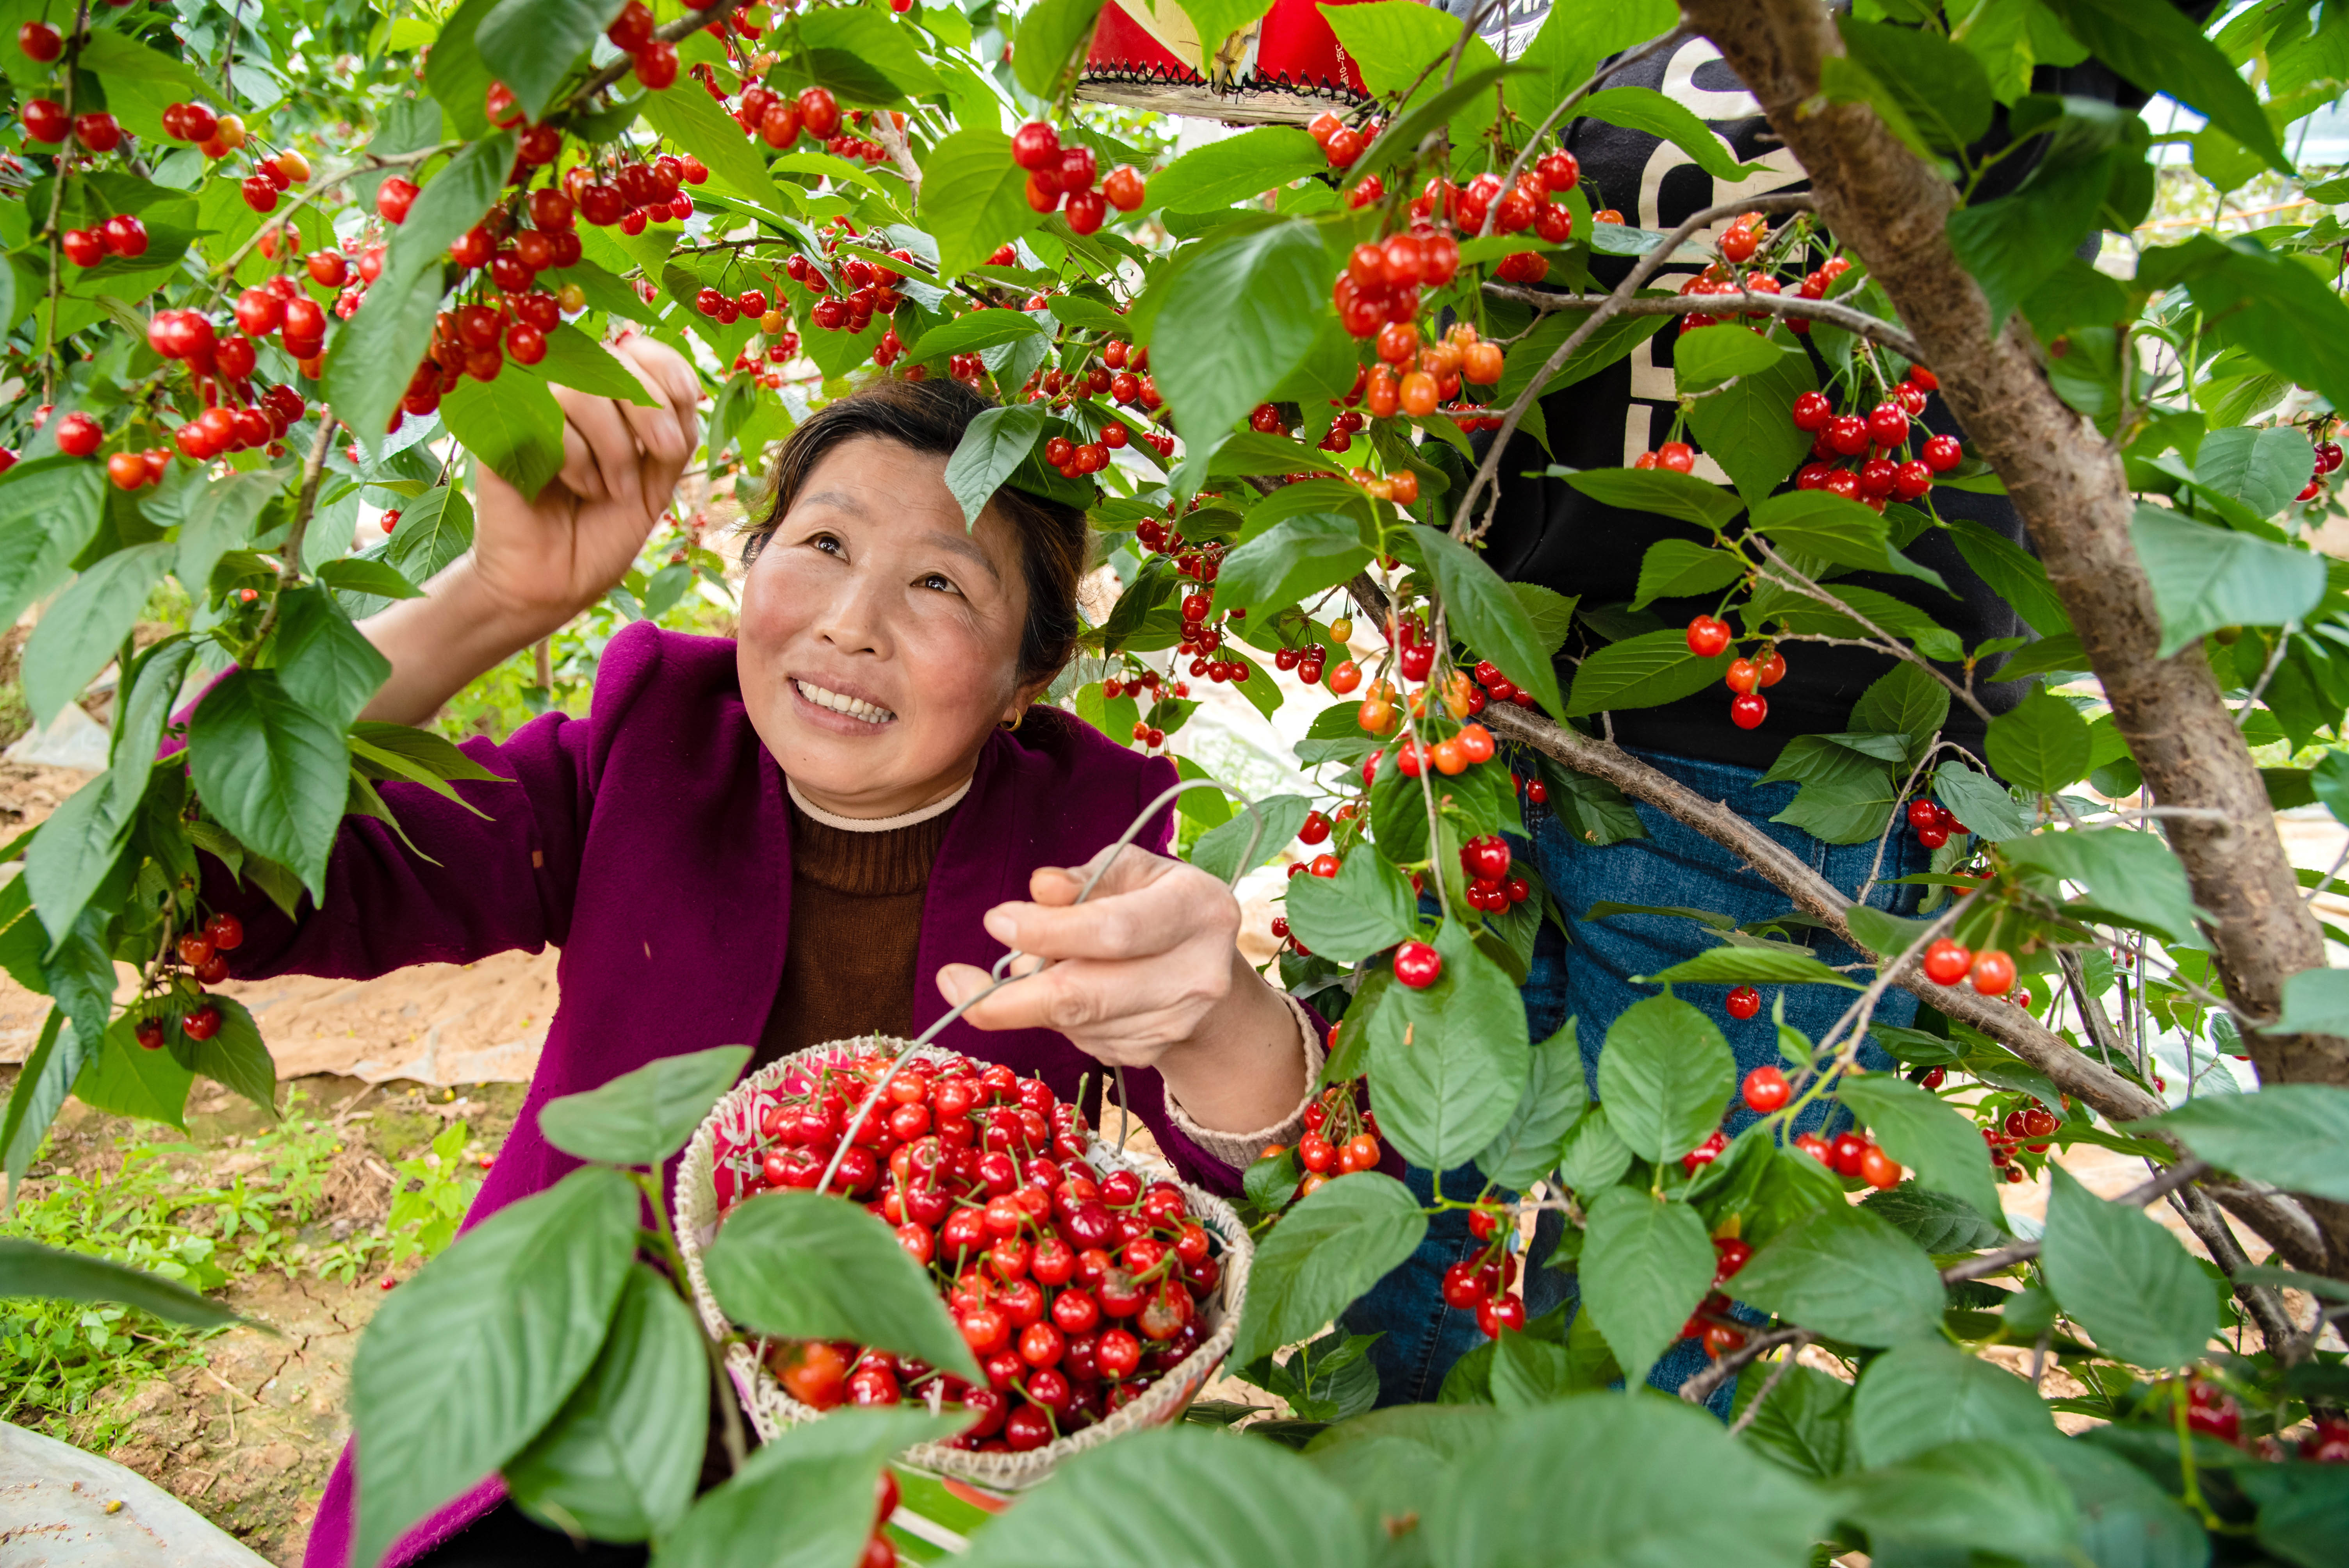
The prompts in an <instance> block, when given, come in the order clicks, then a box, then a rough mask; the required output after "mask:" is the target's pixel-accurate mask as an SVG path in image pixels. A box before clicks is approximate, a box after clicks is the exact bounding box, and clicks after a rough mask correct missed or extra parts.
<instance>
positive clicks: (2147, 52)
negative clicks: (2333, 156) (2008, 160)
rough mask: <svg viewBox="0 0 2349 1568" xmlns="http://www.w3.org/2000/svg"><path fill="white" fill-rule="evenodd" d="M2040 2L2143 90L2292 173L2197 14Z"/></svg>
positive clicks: (2255, 103)
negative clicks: (2158, 95)
mask: <svg viewBox="0 0 2349 1568" xmlns="http://www.w3.org/2000/svg"><path fill="white" fill-rule="evenodd" d="M2041 4H2043V5H2045V6H2046V7H2047V9H2048V10H2050V11H2053V12H2054V13H2055V15H2056V16H2057V17H2059V18H2060V19H2061V20H2062V21H2063V24H2064V29H2065V30H2066V31H2068V32H2069V33H2070V34H2071V35H2072V36H2074V37H2075V38H2077V39H2078V40H2079V41H2080V42H2081V43H2083V44H2085V45H2086V46H2087V48H2088V51H2089V52H2090V53H2091V54H2093V55H2095V57H2096V58H2097V59H2098V60H2099V61H2101V62H2103V63H2104V64H2105V65H2106V66H2109V67H2112V69H2113V70H2114V72H2115V73H2116V74H2117V75H2119V76H2121V77H2125V78H2127V80H2129V81H2131V82H2134V83H2136V84H2137V86H2138V87H2140V88H2144V89H2145V90H2146V91H2147V92H2148V93H2167V94H2168V95H2169V96H2170V97H2171V98H2176V99H2177V100H2178V102H2179V103H2182V104H2184V105H2185V106H2186V107H2187V108H2190V109H2192V110H2194V112H2195V113H2197V114H2199V115H2201V116H2202V117H2203V118H2205V119H2208V120H2209V121H2210V123H2211V124H2213V125H2215V126H2217V127H2218V128H2219V129H2221V130H2223V131H2225V132H2226V133H2227V134H2228V135H2230V136H2231V137H2233V138H2234V139H2236V140H2237V141H2240V142H2241V143H2242V144H2243V145H2244V146H2245V147H2246V148H2248V149H2250V150H2252V151H2253V152H2256V153H2258V154H2259V156H2260V157H2261V159H2263V160H2266V161H2267V163H2268V164H2269V166H2270V167H2271V168H2272V169H2274V170H2276V172H2277V173H2279V174H2287V175H2288V174H2291V173H2292V172H2293V170H2292V160H2290V159H2288V158H2286V157H2285V156H2284V150H2283V146H2282V143H2281V142H2279V141H2278V140H2277V139H2276V133H2275V128H2274V127H2273V126H2271V125H2270V124H2269V123H2268V118H2267V116H2266V115H2265V114H2264V113H2263V112H2261V108H2260V100H2259V95H2258V94H2256V93H2254V92H2253V91H2252V90H2251V84H2250V83H2248V82H2246V81H2245V80H2243V77H2242V75H2241V73H2240V72H2239V71H2237V70H2236V68H2235V67H2234V66H2233V65H2231V64H2230V62H2229V61H2228V59H2227V57H2226V56H2224V55H2222V54H2220V52H2219V48H2218V46H2216V45H2215V44H2213V43H2211V41H2210V40H2209V38H2207V37H2205V36H2203V33H2202V26H2201V24H2200V22H2199V20H2197V19H2195V18H2193V17H2189V15H2187V14H2186V13H2185V12H2182V11H2176V10H2170V9H2162V10H2159V11H2156V10H2155V9H2154V8H2152V7H2150V6H2143V5H2135V4H2132V0H2041Z"/></svg>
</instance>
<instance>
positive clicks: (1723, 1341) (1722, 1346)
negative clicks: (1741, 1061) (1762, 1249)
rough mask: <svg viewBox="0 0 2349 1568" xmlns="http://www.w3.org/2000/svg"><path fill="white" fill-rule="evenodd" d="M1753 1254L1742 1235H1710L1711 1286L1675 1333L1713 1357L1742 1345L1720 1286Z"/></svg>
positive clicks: (1742, 1335)
mask: <svg viewBox="0 0 2349 1568" xmlns="http://www.w3.org/2000/svg"><path fill="white" fill-rule="evenodd" d="M1715 1136H1719V1135H1718V1134H1716V1135H1715ZM1753 1255H1754V1244H1753V1243H1751V1242H1748V1241H1746V1240H1744V1238H1743V1237H1739V1236H1715V1237H1713V1289H1712V1290H1710V1291H1709V1292H1707V1293H1706V1295H1705V1298H1704V1299H1703V1300H1702V1301H1701V1302H1699V1303H1697V1306H1696V1310H1695V1311H1694V1312H1692V1313H1690V1314H1689V1315H1688V1321H1687V1322H1686V1323H1683V1324H1682V1325H1681V1331H1680V1335H1679V1337H1680V1338H1682V1339H1696V1340H1702V1342H1703V1344H1704V1353H1705V1354H1706V1355H1707V1356H1709V1357H1713V1358H1714V1359H1716V1360H1718V1359H1719V1358H1720V1357H1723V1356H1726V1355H1728V1354H1729V1353H1730V1352H1731V1351H1733V1350H1738V1349H1742V1348H1744V1344H1745V1328H1744V1325H1742V1324H1740V1323H1739V1322H1738V1321H1737V1320H1736V1319H1735V1318H1734V1317H1732V1316H1731V1315H1729V1297H1728V1295H1726V1294H1725V1293H1723V1290H1722V1288H1721V1287H1722V1286H1723V1285H1724V1284H1728V1283H1729V1282H1730V1281H1731V1280H1733V1279H1734V1278H1735V1277H1736V1276H1737V1271H1738V1270H1740V1269H1742V1268H1744V1266H1745V1264H1746V1260H1747V1259H1749V1258H1751V1257H1753Z"/></svg>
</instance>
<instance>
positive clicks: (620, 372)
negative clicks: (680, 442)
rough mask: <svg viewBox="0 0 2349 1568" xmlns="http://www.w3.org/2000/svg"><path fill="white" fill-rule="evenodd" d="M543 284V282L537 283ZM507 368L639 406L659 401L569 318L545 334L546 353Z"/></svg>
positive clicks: (613, 355)
mask: <svg viewBox="0 0 2349 1568" xmlns="http://www.w3.org/2000/svg"><path fill="white" fill-rule="evenodd" d="M539 286H540V287H542V288H543V287H544V286H545V285H544V284H541V285H539ZM507 368H508V369H509V370H515V369H527V370H528V372H529V373H530V374H531V375H532V376H533V377H536V378H537V379H539V380H541V381H544V382H546V383H547V384H548V385H550V386H554V387H570V388H572V389H573V390H574V391H577V392H585V393H587V394H589V395H590V396H593V397H610V398H613V399H616V401H618V402H622V403H634V404H636V406H637V407H640V408H657V407H659V406H660V405H659V404H658V403H657V401H656V400H655V399H654V397H653V395H652V394H651V393H649V392H647V391H646V390H645V384H644V383H643V382H642V381H640V380H638V379H637V377H636V372H635V371H633V370H630V369H629V368H628V367H627V366H626V365H624V364H622V363H621V362H620V358H619V356H617V355H616V354H614V353H613V352H612V351H611V350H610V349H608V348H606V347H605V346H603V345H602V344H600V343H598V342H596V341H595V339H594V338H592V337H590V336H588V335H586V334H585V333H584V332H582V331H580V330H579V328H578V327H576V326H574V325H572V324H571V323H570V322H567V321H566V322H564V323H563V324H561V325H558V326H557V327H555V329H554V331H553V332H550V333H548V334H547V335H546V357H545V358H543V359H542V360H540V361H539V362H538V363H537V364H536V365H533V366H508V367H507Z"/></svg>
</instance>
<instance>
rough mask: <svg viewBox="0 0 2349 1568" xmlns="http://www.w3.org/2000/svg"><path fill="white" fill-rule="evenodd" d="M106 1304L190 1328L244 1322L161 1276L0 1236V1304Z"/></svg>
mask: <svg viewBox="0 0 2349 1568" xmlns="http://www.w3.org/2000/svg"><path fill="white" fill-rule="evenodd" d="M12 1296H13V1297H18V1298H28V1297H37V1298H42V1299H46V1300H49V1301H110V1302H117V1303H119V1304H120V1305H124V1306H135V1307H137V1308H138V1309H139V1310H140V1311H141V1312H150V1313H152V1314H154V1315H156V1316H157V1317H160V1318H162V1319H164V1320H165V1321H167V1322H171V1323H184V1324H186V1325H188V1326H190V1327H191V1328H219V1327H223V1326H226V1325H229V1324H232V1323H243V1321H244V1319H243V1318H242V1317H240V1316H238V1315H236V1314H235V1313H233V1312H231V1311H230V1310H229V1309H228V1308H227V1307H225V1306H222V1305H219V1304H218V1303H216V1302H210V1301H206V1300H205V1299H204V1298H203V1297H202V1296H201V1295H197V1294H196V1293H195V1292H194V1291H191V1290H190V1289H189V1288H188V1287H187V1286H185V1285H183V1284H180V1283H178V1282H177V1281H175V1280H168V1279H165V1278H164V1277H163V1276H162V1275H161V1274H150V1273H148V1272H147V1271H146V1270H145V1269H136V1268H132V1267H130V1266H129V1265H128V1264H116V1263H109V1262H108V1261H107V1260H106V1259H104V1258H98V1257H92V1256H90V1255H89V1254H88V1253H74V1252H67V1251H65V1250H64V1249H62V1248H59V1247H45V1246H42V1245H41V1244H40V1243H37V1242H28V1241H25V1240H23V1239H21V1238H19V1237H16V1236H0V1300H6V1299H8V1298H10V1297H12Z"/></svg>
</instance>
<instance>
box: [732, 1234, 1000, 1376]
mask: <svg viewBox="0 0 2349 1568" xmlns="http://www.w3.org/2000/svg"><path fill="white" fill-rule="evenodd" d="M703 1264H704V1266H705V1268H706V1269H707V1270H708V1271H709V1288H710V1291H711V1292H712V1293H713V1294H714V1295H716V1296H717V1297H718V1302H719V1305H721V1306H723V1307H724V1308H725V1309H726V1314H727V1315H728V1316H729V1317H730V1318H731V1319H733V1320H734V1321H735V1322H737V1323H739V1324H741V1325H742V1326H744V1327H746V1328H750V1329H752V1330H755V1331H756V1332H758V1333H761V1334H771V1335H776V1336H781V1337H783V1338H787V1339H853V1340H855V1341H856V1342H858V1343H859V1344H862V1345H874V1346H880V1347H881V1348H883V1349H885V1350H890V1351H895V1353H896V1354H898V1355H900V1356H915V1357H920V1358H921V1359H923V1360H925V1361H927V1362H928V1363H929V1364H930V1365H931V1366H933V1367H938V1368H939V1369H941V1370H944V1371H951V1372H954V1373H955V1374H956V1375H957V1376H958V1377H973V1376H974V1375H975V1374H976V1373H977V1371H978V1363H976V1362H975V1361H973V1360H972V1359H971V1355H970V1347H969V1346H967V1345H965V1344H964V1343H963V1339H962V1336H961V1335H960V1334H959V1333H957V1331H956V1329H955V1326H954V1322H953V1320H952V1319H951V1318H949V1317H948V1316H947V1310H946V1307H945V1305H944V1304H943V1303H941V1302H940V1301H939V1300H938V1297H937V1293H936V1291H935V1290H933V1289H932V1288H931V1286H930V1283H929V1278H928V1276H927V1275H926V1274H924V1273H923V1272H922V1267H921V1265H920V1264H916V1262H914V1260H913V1259H912V1258H910V1257H908V1256H907V1255H906V1254H905V1249H904V1248H903V1247H901V1246H899V1245H898V1244H897V1238H896V1236H895V1233H893V1232H891V1230H890V1229H889V1227H888V1226H886V1225H885V1224H883V1223H881V1222H879V1221H878V1220H876V1219H874V1217H873V1216H872V1215H870V1214H867V1213H865V1212H864V1210H863V1209H861V1208H860V1207H858V1206H857V1205H856V1204H854V1203H853V1202H849V1201H848V1200H847V1199H845V1198H840V1197H834V1196H833V1195H831V1194H829V1193H816V1192H802V1191H780V1192H764V1193H761V1194H760V1195H759V1196H758V1197H756V1198H753V1199H751V1200H750V1202H747V1203H743V1204H741V1205H740V1206H739V1207H737V1208H736V1209H735V1210H734V1211H733V1212H731V1213H730V1214H729V1215H727V1217H726V1220H725V1222H724V1223H723V1224H721V1225H719V1228H718V1239H717V1240H716V1241H714V1242H712V1243H710V1244H709V1251H708V1252H707V1253H705V1254H704V1255H703Z"/></svg>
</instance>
